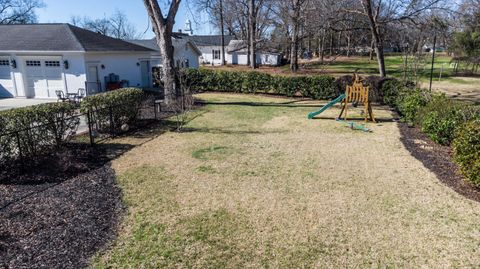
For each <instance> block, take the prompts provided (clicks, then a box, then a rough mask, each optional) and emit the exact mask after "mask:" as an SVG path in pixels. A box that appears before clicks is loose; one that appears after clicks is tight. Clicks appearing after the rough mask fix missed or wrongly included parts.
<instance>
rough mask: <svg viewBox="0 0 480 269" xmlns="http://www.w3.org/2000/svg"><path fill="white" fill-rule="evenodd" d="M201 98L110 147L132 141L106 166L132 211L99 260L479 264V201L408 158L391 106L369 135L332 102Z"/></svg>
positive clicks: (152, 264)
mask: <svg viewBox="0 0 480 269" xmlns="http://www.w3.org/2000/svg"><path fill="white" fill-rule="evenodd" d="M197 97H198V98H201V99H202V100H204V101H205V102H206V105H205V106H203V107H202V108H201V109H199V110H197V111H195V112H194V117H193V119H192V120H191V121H190V122H189V123H188V125H187V126H186V128H185V130H184V132H181V133H178V132H166V133H163V134H161V135H158V136H157V137H156V138H154V139H151V138H150V139H148V141H147V139H146V138H144V137H124V138H118V139H115V140H113V141H112V142H111V143H114V144H126V145H136V147H134V148H133V149H132V150H130V151H128V152H126V153H125V154H124V155H122V156H121V157H119V158H117V159H115V160H114V161H112V164H111V165H112V167H113V169H114V171H115V173H116V175H117V181H118V184H119V185H120V187H121V189H122V192H123V202H124V203H125V205H126V207H127V213H126V214H125V216H124V217H123V220H122V223H121V226H120V228H119V232H118V238H117V239H116V240H115V241H114V242H113V243H112V245H111V246H110V247H109V248H107V249H106V250H105V251H103V252H101V253H99V254H98V255H97V256H96V257H95V258H94V260H93V263H94V266H95V267H97V268H244V267H250V268H272V267H273V268H323V267H328V268H338V267H348V268H351V267H382V268H385V267H406V268H418V267H426V268H438V267H478V266H480V251H479V250H480V203H478V202H475V201H472V200H469V199H467V198H465V197H463V196H461V195H460V194H458V193H456V192H455V191H453V190H452V189H450V188H449V187H447V186H446V185H444V184H442V183H441V182H440V181H439V179H438V178H437V177H436V176H435V174H433V173H432V172H431V171H429V170H428V169H427V168H426V167H425V166H424V165H423V164H422V162H420V161H419V160H417V159H415V158H414V157H413V156H412V155H411V154H410V152H409V151H408V150H407V149H406V148H405V146H404V144H403V143H402V142H401V138H402V137H401V136H402V134H401V133H400V130H399V124H398V123H397V122H395V121H394V120H393V119H394V117H395V116H394V115H393V114H392V112H391V111H390V110H389V109H388V108H386V107H374V113H375V114H376V117H377V118H380V119H382V121H381V122H380V123H378V124H373V123H369V124H368V127H369V128H370V129H372V131H373V132H372V133H366V132H361V131H354V130H351V129H349V128H346V127H345V126H344V125H343V124H342V123H339V122H336V121H335V120H333V118H334V117H335V116H336V115H337V114H338V113H339V108H338V107H335V108H332V109H330V110H327V111H326V112H325V113H324V114H322V117H324V118H322V119H317V120H307V119H306V115H307V113H308V112H311V111H314V110H316V108H318V107H319V106H320V104H321V102H316V101H299V100H298V99H287V98H279V97H265V96H259V95H234V94H212V93H209V94H200V95H198V96H197ZM354 111H355V112H354V114H353V115H355V113H357V115H358V113H359V111H360V108H358V110H357V109H355V110H354ZM415 142H418V143H421V141H415Z"/></svg>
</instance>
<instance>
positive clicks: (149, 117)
mask: <svg viewBox="0 0 480 269" xmlns="http://www.w3.org/2000/svg"><path fill="white" fill-rule="evenodd" d="M159 104H160V103H159V102H158V101H155V97H152V96H150V97H147V98H145V99H144V100H143V101H142V103H141V105H140V106H139V107H138V110H137V111H138V112H137V114H136V115H134V117H133V116H132V118H130V120H126V119H125V118H124V116H122V115H121V116H119V115H117V114H116V109H117V108H118V107H121V106H122V105H124V104H121V103H120V104H117V105H115V106H109V107H103V108H99V109H95V110H89V111H86V112H85V113H81V112H80V110H78V113H76V114H75V115H74V116H71V117H68V118H64V119H61V120H57V121H55V122H51V123H48V124H42V125H40V124H39V125H35V124H33V125H32V126H31V127H29V128H25V129H20V130H7V131H6V132H3V133H1V131H0V163H2V162H4V161H8V160H16V159H22V160H23V159H26V158H31V157H35V156H38V155H39V154H44V153H48V152H49V151H51V150H53V149H54V148H55V147H58V146H60V145H61V144H64V143H68V142H71V141H72V138H74V137H80V136H88V142H89V143H90V145H92V146H93V145H95V144H96V143H99V142H102V141H104V140H106V139H110V138H114V137H116V136H118V135H121V134H124V133H126V132H129V131H132V130H136V129H138V128H139V127H145V126H146V125H148V124H151V123H153V122H155V121H156V120H158V119H161V118H163V117H161V116H162V114H160V113H159V111H160V109H159V108H160V105H159ZM79 140H81V139H79Z"/></svg>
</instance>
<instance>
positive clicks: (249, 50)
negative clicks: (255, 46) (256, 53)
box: [247, 24, 252, 66]
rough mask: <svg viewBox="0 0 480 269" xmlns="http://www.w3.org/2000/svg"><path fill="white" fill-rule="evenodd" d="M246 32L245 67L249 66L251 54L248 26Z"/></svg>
mask: <svg viewBox="0 0 480 269" xmlns="http://www.w3.org/2000/svg"><path fill="white" fill-rule="evenodd" d="M247 32H248V33H247V66H250V54H251V53H252V50H251V49H250V24H249V26H248V31H247Z"/></svg>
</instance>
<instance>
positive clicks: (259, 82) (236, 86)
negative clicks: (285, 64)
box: [183, 69, 337, 99]
mask: <svg viewBox="0 0 480 269" xmlns="http://www.w3.org/2000/svg"><path fill="white" fill-rule="evenodd" d="M183 72H185V74H186V77H187V81H188V84H189V85H190V87H191V89H192V90H193V91H195V92H199V91H221V92H238V93H273V94H280V95H287V96H295V95H301V96H303V97H310V98H313V99H332V98H334V97H336V96H337V90H336V85H335V79H334V78H333V77H330V76H315V77H307V76H298V77H287V76H272V75H270V74H266V73H262V72H254V71H248V72H243V71H242V72H240V71H239V72H233V71H232V72H229V71H214V70H209V69H186V70H183Z"/></svg>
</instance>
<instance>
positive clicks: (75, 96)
mask: <svg viewBox="0 0 480 269" xmlns="http://www.w3.org/2000/svg"><path fill="white" fill-rule="evenodd" d="M67 96H68V100H69V101H71V102H75V103H79V102H80V101H81V100H82V98H83V97H85V89H83V88H79V89H78V90H77V92H71V93H67Z"/></svg>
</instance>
